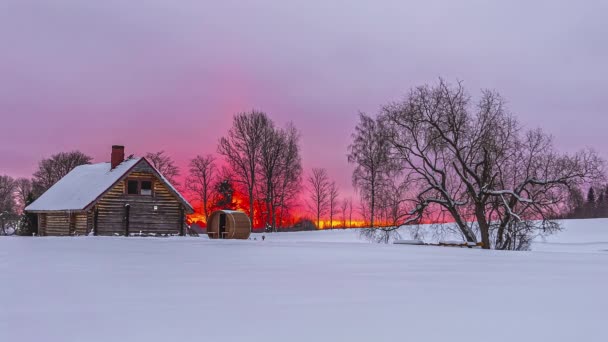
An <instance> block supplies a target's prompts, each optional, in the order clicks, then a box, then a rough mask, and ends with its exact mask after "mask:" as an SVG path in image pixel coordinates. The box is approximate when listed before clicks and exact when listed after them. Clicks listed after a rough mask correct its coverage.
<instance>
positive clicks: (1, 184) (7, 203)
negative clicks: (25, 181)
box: [0, 175, 16, 235]
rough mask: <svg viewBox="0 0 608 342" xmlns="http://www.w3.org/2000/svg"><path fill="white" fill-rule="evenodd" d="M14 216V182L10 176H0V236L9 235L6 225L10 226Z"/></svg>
mask: <svg viewBox="0 0 608 342" xmlns="http://www.w3.org/2000/svg"><path fill="white" fill-rule="evenodd" d="M15 216H16V215H15V180H14V179H13V178H12V177H10V176H5V175H2V176H0V235H7V234H8V233H9V231H8V230H7V224H8V223H11V224H12V221H13V219H14V217H15ZM11 224H9V226H10V225H11Z"/></svg>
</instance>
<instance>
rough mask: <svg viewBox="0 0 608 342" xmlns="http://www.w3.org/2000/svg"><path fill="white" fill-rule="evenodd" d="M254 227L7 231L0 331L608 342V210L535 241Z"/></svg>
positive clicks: (149, 338)
mask: <svg viewBox="0 0 608 342" xmlns="http://www.w3.org/2000/svg"><path fill="white" fill-rule="evenodd" d="M259 237H260V235H256V238H257V240H251V241H217V240H215V241H211V240H207V239H205V238H119V237H117V238H109V237H106V238H103V237H79V238H20V237H2V238H0V341H45V342H53V341H61V342H63V341H87V342H88V341H104V342H105V341H146V342H153V341H348V342H350V341H575V340H581V341H606V340H608V332H607V331H606V327H605V325H604V324H605V322H607V321H608V251H607V250H608V220H586V221H568V222H566V230H565V231H564V232H561V233H559V234H558V235H556V236H552V237H550V238H548V239H547V240H546V241H538V242H537V243H535V244H534V245H533V251H532V252H499V251H484V250H475V249H460V248H445V247H428V246H406V245H377V244H370V243H367V242H365V241H363V240H360V239H359V238H358V235H357V233H356V232H355V231H349V230H346V231H342V230H335V231H321V232H301V233H279V234H267V235H266V237H267V239H266V240H265V241H261V240H260V239H259ZM406 237H407V236H406Z"/></svg>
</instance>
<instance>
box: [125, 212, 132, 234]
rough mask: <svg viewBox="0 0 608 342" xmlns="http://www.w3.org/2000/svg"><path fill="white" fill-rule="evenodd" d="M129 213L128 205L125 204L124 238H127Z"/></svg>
mask: <svg viewBox="0 0 608 342" xmlns="http://www.w3.org/2000/svg"><path fill="white" fill-rule="evenodd" d="M130 211H131V206H130V205H129V204H125V236H129V212H130Z"/></svg>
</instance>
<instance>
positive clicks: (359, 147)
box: [348, 113, 391, 228]
mask: <svg viewBox="0 0 608 342" xmlns="http://www.w3.org/2000/svg"><path fill="white" fill-rule="evenodd" d="M384 131H385V130H384V128H383V127H382V121H379V120H376V119H374V118H372V117H370V116H368V115H366V114H363V113H360V114H359V123H358V124H357V126H356V127H355V133H353V135H352V138H353V142H352V143H351V145H350V146H349V147H348V150H349V154H348V162H349V163H353V164H355V170H354V171H353V185H354V186H355V188H356V189H357V190H358V191H359V193H360V194H361V200H363V201H366V202H368V203H367V205H366V207H367V208H368V209H369V210H370V213H369V219H370V226H371V227H372V228H373V227H374V224H375V218H376V209H377V200H378V195H379V193H380V192H381V191H382V187H383V186H384V185H385V183H386V179H387V174H388V172H389V171H390V166H391V163H390V159H389V157H388V156H389V150H390V148H389V146H390V145H389V143H388V139H387V137H386V134H385V132H384Z"/></svg>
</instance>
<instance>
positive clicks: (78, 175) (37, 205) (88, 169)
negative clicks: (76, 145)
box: [25, 158, 142, 211]
mask: <svg viewBox="0 0 608 342" xmlns="http://www.w3.org/2000/svg"><path fill="white" fill-rule="evenodd" d="M141 159H142V158H133V159H128V160H125V161H123V162H122V163H120V164H119V165H118V166H116V167H115V168H114V169H113V170H110V166H111V165H110V163H98V164H89V165H81V166H77V167H76V168H74V170H72V171H70V172H69V173H68V174H67V175H65V177H63V178H61V179H60V180H59V182H57V183H55V185H53V186H52V187H51V188H50V189H48V190H47V191H46V192H45V193H44V194H42V196H40V197H39V198H38V199H37V200H36V201H34V203H32V204H30V205H28V206H27V207H26V208H25V210H28V211H46V210H83V209H85V208H86V207H87V206H88V205H89V204H91V203H92V202H93V201H95V199H97V197H99V195H101V194H103V193H104V192H105V191H106V190H108V188H110V187H111V186H112V185H113V184H114V183H116V182H117V181H118V180H119V179H120V178H121V177H122V176H124V175H125V173H127V172H128V171H129V170H130V169H131V168H132V167H133V166H135V164H137V163H138V162H139V161H140V160H141Z"/></svg>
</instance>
